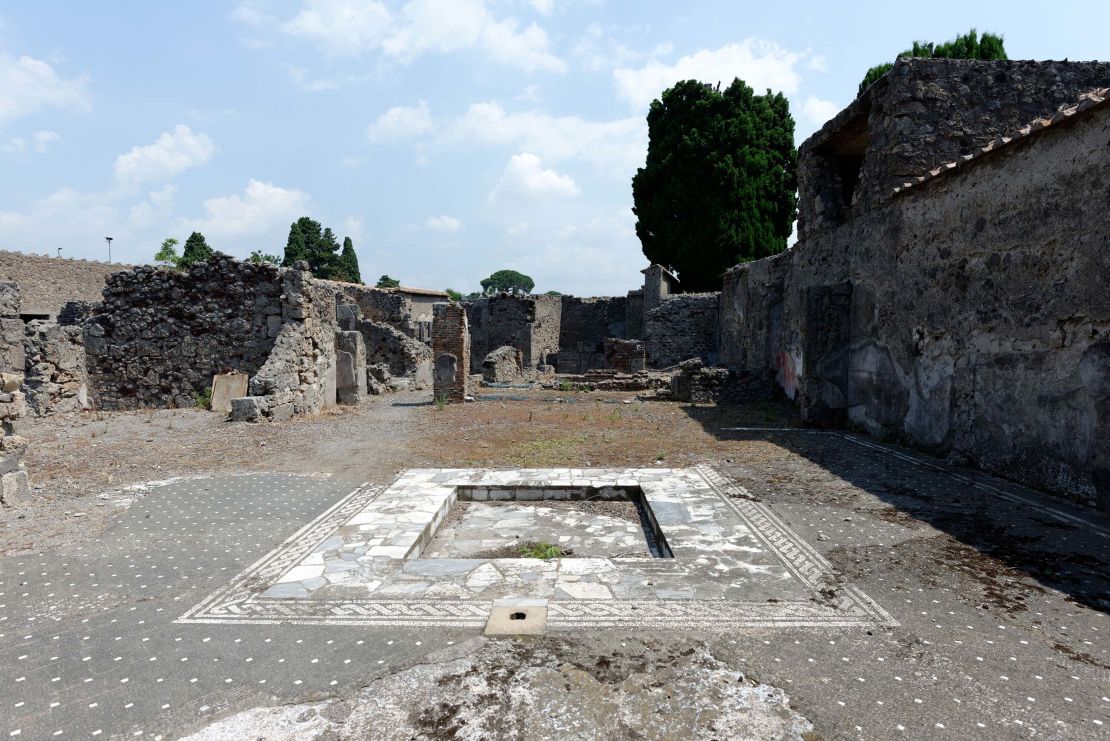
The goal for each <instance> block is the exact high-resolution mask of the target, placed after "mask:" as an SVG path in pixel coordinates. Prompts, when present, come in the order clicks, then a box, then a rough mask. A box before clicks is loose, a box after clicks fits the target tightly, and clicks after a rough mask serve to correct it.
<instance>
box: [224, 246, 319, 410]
mask: <svg viewBox="0 0 1110 741" xmlns="http://www.w3.org/2000/svg"><path fill="white" fill-rule="evenodd" d="M302 265H303V263H302ZM279 279H280V281H281V294H280V299H281V309H282V313H281V318H282V321H283V323H282V324H281V326H280V329H279V331H278V334H277V338H276V340H275V342H274V344H273V347H272V349H271V351H270V352H269V353H268V356H267V357H266V360H265V363H264V364H263V365H262V366H261V367H260V368H259V369H258V371H257V373H253V374H251V378H250V381H249V383H248V393H249V394H250V395H249V396H246V397H241V398H238V399H232V401H231V418H232V419H233V420H235V421H245V422H257V421H260V420H262V419H270V420H273V421H281V420H285V419H289V418H290V417H293V416H301V415H311V414H318V413H319V412H321V411H323V410H324V409H327V408H329V407H333V406H335V405H336V403H337V396H338V387H337V383H338V380H337V360H336V355H337V350H336V344H337V342H336V333H337V332H338V330H339V323H338V320H337V318H336V295H337V291H336V289H335V287H334V286H333V285H330V284H329V282H326V281H315V280H313V279H312V278H311V275H310V274H309V272H308V271H307V270H302V269H299V268H293V269H288V270H281V271H280V273H279Z"/></svg>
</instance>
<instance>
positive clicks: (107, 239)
mask: <svg viewBox="0 0 1110 741" xmlns="http://www.w3.org/2000/svg"><path fill="white" fill-rule="evenodd" d="M112 239H114V237H105V238H104V241H105V242H107V243H108V262H112Z"/></svg>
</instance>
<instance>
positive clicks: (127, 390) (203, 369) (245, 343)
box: [85, 256, 284, 409]
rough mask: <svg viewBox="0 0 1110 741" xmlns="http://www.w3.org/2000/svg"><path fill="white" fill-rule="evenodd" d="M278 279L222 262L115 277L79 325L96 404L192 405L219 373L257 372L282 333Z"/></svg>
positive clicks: (274, 272)
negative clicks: (187, 268)
mask: <svg viewBox="0 0 1110 741" xmlns="http://www.w3.org/2000/svg"><path fill="white" fill-rule="evenodd" d="M281 276H282V274H281V272H280V271H279V269H278V268H275V267H272V266H268V265H254V264H251V263H245V262H239V261H237V260H234V259H232V258H230V257H226V256H217V257H215V258H213V259H212V260H210V261H208V262H206V263H200V264H198V265H195V266H193V267H192V268H190V269H189V270H188V271H185V272H176V271H172V270H164V269H160V268H154V267H149V266H144V267H140V268H136V269H134V270H131V271H127V272H117V273H114V274H113V275H111V276H110V277H109V278H108V282H107V285H106V287H105V289H104V294H103V301H102V302H101V303H100V304H98V305H97V306H96V307H95V309H94V310H93V313H92V316H91V317H90V318H89V320H88V321H87V322H86V323H85V346H86V350H87V352H88V368H89V384H90V390H91V392H92V396H93V398H94V400H95V402H96V404H97V405H98V406H99V407H100V408H102V409H136V408H140V407H166V406H179V407H180V406H192V405H193V403H194V401H193V394H194V393H199V392H202V391H203V390H204V389H206V388H208V386H209V385H211V383H212V376H213V375H215V374H216V373H219V372H221V371H224V370H229V369H230V370H238V371H242V372H244V373H247V374H251V375H253V374H254V373H256V372H257V371H258V370H259V368H261V367H262V365H263V363H265V362H266V359H267V357H268V356H269V354H270V350H271V349H272V348H273V346H274V341H275V338H276V337H277V336H278V333H279V332H280V331H281V329H282V324H283V321H284V318H283V303H282V277H281Z"/></svg>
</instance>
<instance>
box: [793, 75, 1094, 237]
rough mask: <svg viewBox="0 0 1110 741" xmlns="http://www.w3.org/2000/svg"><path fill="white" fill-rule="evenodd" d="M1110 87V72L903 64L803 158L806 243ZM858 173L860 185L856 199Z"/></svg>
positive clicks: (804, 149)
mask: <svg viewBox="0 0 1110 741" xmlns="http://www.w3.org/2000/svg"><path fill="white" fill-rule="evenodd" d="M1107 84H1110V62H1031V61H1016V60H1015V61H976V60H965V59H904V60H899V61H898V62H897V63H896V64H895V65H894V68H893V69H892V70H891V71H890V72H889V73H887V74H886V75H885V76H883V77H882V78H880V79H879V80H878V81H877V82H876V83H875V84H873V85H872V86H871V87H870V88H869V89H868V90H867V91H865V92H864V93H863V94H862V95H861V96H860V97H859V98H857V99H856V101H854V102H853V103H852V104H851V105H849V106H848V107H847V108H845V109H844V110H843V111H841V113H839V114H838V115H837V116H835V117H834V118H833V119H831V120H830V121H829V122H828V123H826V124H825V126H824V127H822V129H821V130H820V131H818V132H817V133H816V134H814V135H813V136H811V137H810V138H809V139H807V140H806V141H805V142H804V143H803V144H802V146H801V147H799V150H798V196H799V198H798V203H799V215H798V225H797V233H798V239H799V240H800V241H804V240H805V239H806V238H807V236H809V235H810V234H816V233H817V232H819V231H822V230H827V229H831V228H835V227H837V226H838V225H839V224H840V223H843V221H844V220H845V218H846V217H847V214H848V212H849V211H852V210H853V209H854V210H856V211H867V210H870V209H873V208H877V207H879V206H881V205H882V204H884V203H886V202H888V201H889V200H890V194H891V191H892V190H893V189H894V188H895V187H896V186H899V185H901V184H902V183H903V182H905V181H906V180H908V179H910V178H913V177H916V176H918V175H921V174H922V173H924V172H926V171H927V170H929V169H930V168H933V167H936V166H937V165H938V164H940V163H942V162H950V161H953V160H955V159H956V158H957V157H959V156H960V155H962V154H965V153H967V152H969V151H971V150H972V149H975V148H976V147H981V146H983V145H985V144H986V143H987V142H988V141H990V140H992V139H994V138H997V137H999V136H1003V135H1007V134H1009V133H1011V132H1013V131H1015V130H1016V129H1018V128H1019V127H1021V126H1024V125H1025V124H1027V123H1029V122H1030V121H1032V120H1033V119H1034V118H1036V117H1037V116H1042V115H1045V114H1046V113H1047V114H1051V113H1052V112H1054V111H1055V110H1056V109H1057V108H1058V107H1059V106H1061V105H1066V104H1072V103H1074V102H1075V101H1076V99H1077V98H1078V97H1079V95H1080V94H1081V93H1084V92H1087V91H1088V90H1091V89H1094V88H1099V87H1104V86H1106V85H1107ZM852 172H858V184H857V185H856V187H855V188H854V189H853V190H854V204H853V202H852V201H853V197H852V194H851V193H846V192H845V188H844V186H845V185H851V182H852V181H851V177H853V176H852V175H851V173H852Z"/></svg>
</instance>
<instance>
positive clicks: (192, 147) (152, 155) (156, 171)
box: [115, 124, 216, 185]
mask: <svg viewBox="0 0 1110 741" xmlns="http://www.w3.org/2000/svg"><path fill="white" fill-rule="evenodd" d="M215 151H216V145H215V144H213V143H212V140H211V139H209V138H208V135H207V134H203V133H200V132H196V133H194V132H193V130H192V129H190V128H189V127H188V126H186V125H184V124H178V125H177V126H175V127H174V128H173V131H167V132H165V133H163V134H162V135H161V136H159V137H158V139H157V140H156V141H155V142H154V143H153V144H147V145H146V146H142V147H134V148H133V149H132V150H131V151H130V152H128V153H127V154H121V155H120V156H119V157H117V158H116V164H115V174H116V181H117V182H119V183H121V184H123V185H137V184H139V183H145V182H149V181H157V180H168V179H169V178H172V177H173V176H174V175H177V174H178V173H181V172H184V171H185V170H188V169H189V168H190V167H197V166H199V165H203V164H204V163H205V162H207V161H208V160H210V159H211V158H212V155H213V154H214V153H215Z"/></svg>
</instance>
